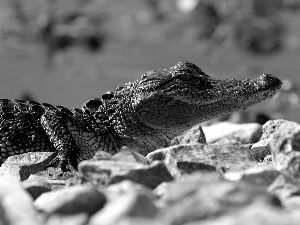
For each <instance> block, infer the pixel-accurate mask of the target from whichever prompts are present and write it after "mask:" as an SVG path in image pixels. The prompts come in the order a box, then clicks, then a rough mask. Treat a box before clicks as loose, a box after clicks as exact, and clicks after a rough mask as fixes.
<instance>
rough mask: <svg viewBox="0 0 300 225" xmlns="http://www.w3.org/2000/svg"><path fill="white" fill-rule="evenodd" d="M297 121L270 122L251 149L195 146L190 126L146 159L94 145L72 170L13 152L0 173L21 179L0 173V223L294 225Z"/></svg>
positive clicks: (299, 202)
mask: <svg viewBox="0 0 300 225" xmlns="http://www.w3.org/2000/svg"><path fill="white" fill-rule="evenodd" d="M241 126H242V125H241ZM298 129H299V125H298V124H297V123H294V122H290V121H284V120H277V121H269V122H268V123H266V124H265V125H264V126H263V131H264V133H263V135H262V137H261V139H260V142H261V141H264V144H263V145H261V146H260V147H257V146H254V147H252V148H251V144H242V143H240V142H233V141H231V142H229V141H228V140H227V141H226V140H224V139H222V140H220V142H217V143H213V144H209V143H208V144H201V143H199V138H200V137H202V135H201V132H200V131H201V130H200V128H199V127H198V128H197V127H196V128H194V130H190V132H186V133H185V135H187V136H184V135H183V136H180V137H178V138H175V139H174V140H176V141H178V142H177V143H181V144H179V145H175V144H176V143H175V142H174V143H173V144H174V145H173V146H170V147H167V148H163V149H157V150H156V151H154V152H152V153H149V154H148V155H147V156H146V157H144V156H141V155H140V154H138V153H136V152H134V151H132V150H131V149H130V148H123V149H122V151H121V152H120V153H118V154H116V155H110V154H107V153H105V152H102V151H98V152H97V153H96V156H95V157H94V158H92V159H91V160H88V161H83V162H82V163H81V164H80V165H79V172H78V174H73V175H72V174H68V175H65V174H64V173H62V172H61V171H60V172H59V171H56V170H55V169H53V171H51V169H47V170H46V171H44V166H40V165H44V161H46V162H47V160H48V159H47V157H45V156H46V155H47V154H48V156H49V157H51V154H50V153H46V154H44V153H32V154H31V153H30V154H24V155H20V156H15V157H11V158H10V159H9V160H8V162H7V164H3V165H4V166H3V167H1V171H2V172H3V171H4V172H3V173H2V174H11V175H13V177H14V178H18V179H19V180H24V181H22V182H20V181H16V180H14V179H12V178H9V179H8V180H7V177H5V176H3V175H2V176H0V224H4V225H11V224H12V225H18V224H22V225H23V224H26V225H27V224H30V225H31V224H41V225H43V224H47V225H70V224H72V225H93V224H106V225H108V224H111V225H118V224H120V225H123V224H126V225H127V224H130V225H135V224H136V225H140V224H145V225H148V224H149V225H150V224H151V225H174V224H176V225H177V224H178V225H181V224H190V225H196V224H205V225H217V224H228V225H240V224H247V225H248V224H249V225H253V224H254V225H261V224H266V225H269V224H270V225H271V224H272V225H273V224H278V225H281V224H288V225H294V224H295V225H296V224H299V220H300V218H299V210H300V195H299V193H300V180H299V171H298V167H297V165H298V164H297V162H298V144H299V142H298V138H297V137H298ZM244 131H245V130H244ZM244 131H243V129H242V130H241V131H240V132H241V133H242V132H244ZM260 142H258V143H260ZM183 143H184V144H183ZM266 149H267V150H266ZM270 150H271V152H272V154H273V157H274V158H275V160H274V165H275V166H272V165H273V164H272V163H271V161H272V157H271V156H270V155H268V156H267V157H265V160H266V161H267V158H270V160H269V161H270V162H269V163H268V164H267V163H266V162H262V160H261V158H262V157H263V156H264V155H266V154H269V153H270ZM278 156H280V157H278ZM44 159H45V160H44ZM279 159H280V160H279ZM282 159H285V160H282ZM9 162H10V163H9ZM278 163H279V164H278ZM28 165H29V166H28ZM23 167H24V168H23ZM27 167H28V168H29V169H27ZM3 168H5V169H3ZM32 168H35V169H34V170H32ZM22 171H27V172H26V173H23V172H22ZM28 171H29V172H28ZM31 171H33V172H31ZM24 174H25V175H24ZM51 174H52V177H51V176H50V175H51ZM70 176H72V178H71V179H69V180H66V179H67V178H68V177H70ZM173 178H175V179H173ZM11 179H12V180H11ZM34 198H36V200H35V201H34Z"/></svg>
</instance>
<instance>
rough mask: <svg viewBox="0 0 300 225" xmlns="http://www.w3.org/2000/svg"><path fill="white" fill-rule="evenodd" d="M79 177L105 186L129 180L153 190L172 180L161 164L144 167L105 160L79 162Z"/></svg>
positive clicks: (139, 164)
mask: <svg viewBox="0 0 300 225" xmlns="http://www.w3.org/2000/svg"><path fill="white" fill-rule="evenodd" d="M126 157H127V156H126ZM79 176H81V177H82V178H83V180H84V181H89V180H93V181H97V183H99V184H105V185H107V184H115V183H118V182H120V181H123V180H131V181H134V182H136V183H139V184H143V185H145V186H147V187H150V188H155V187H156V186H157V185H159V184H160V183H162V182H164V181H171V180H172V179H173V177H172V176H171V175H170V173H169V171H168V170H167V168H166V166H165V164H163V163H162V162H155V163H152V164H151V165H144V164H142V163H137V162H126V161H107V160H103V161H101V160H100V161H97V162H95V161H83V162H81V163H80V164H79Z"/></svg>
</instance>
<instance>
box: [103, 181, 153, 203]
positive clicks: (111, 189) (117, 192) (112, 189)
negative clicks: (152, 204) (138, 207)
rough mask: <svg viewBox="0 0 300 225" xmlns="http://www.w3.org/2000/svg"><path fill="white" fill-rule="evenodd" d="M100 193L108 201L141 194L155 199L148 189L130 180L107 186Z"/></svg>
mask: <svg viewBox="0 0 300 225" xmlns="http://www.w3.org/2000/svg"><path fill="white" fill-rule="evenodd" d="M102 191H103V192H104V193H105V196H106V197H107V198H108V200H114V199H116V198H118V197H120V196H122V195H127V194H129V193H141V194H143V195H147V196H148V197H149V198H151V199H153V200H155V199H156V196H155V195H154V194H153V193H152V192H151V189H150V188H147V187H145V186H143V185H141V184H137V183H135V182H132V181H130V180H124V181H121V182H119V183H116V184H112V185H109V186H108V187H106V188H103V189H102Z"/></svg>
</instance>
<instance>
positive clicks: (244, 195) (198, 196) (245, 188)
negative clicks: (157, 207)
mask: <svg viewBox="0 0 300 225" xmlns="http://www.w3.org/2000/svg"><path fill="white" fill-rule="evenodd" d="M162 201H163V202H164V204H162V205H164V207H163V208H162V210H161V211H160V213H159V214H158V216H157V218H159V219H160V220H159V221H164V224H187V223H188V222H192V221H202V220H207V219H213V218H218V217H219V216H222V215H226V214H227V215H230V214H232V213H236V212H237V211H239V210H240V209H243V208H247V207H248V206H250V205H251V204H253V203H256V202H262V203H263V204H264V205H265V207H274V208H281V204H280V202H279V200H278V199H277V198H275V197H274V196H272V195H270V194H268V193H267V192H265V191H263V190H261V189H259V188H256V187H255V186H253V185H250V184H248V183H244V182H240V183H236V182H230V181H226V180H224V179H222V178H221V177H220V176H217V175H216V174H208V173H195V174H193V175H190V176H189V177H186V178H185V179H182V180H180V181H177V182H174V183H172V185H171V186H170V188H169V190H168V191H167V192H166V195H165V196H164V197H163V198H162ZM198 224H199V223H198ZM201 224H202V223H201Z"/></svg>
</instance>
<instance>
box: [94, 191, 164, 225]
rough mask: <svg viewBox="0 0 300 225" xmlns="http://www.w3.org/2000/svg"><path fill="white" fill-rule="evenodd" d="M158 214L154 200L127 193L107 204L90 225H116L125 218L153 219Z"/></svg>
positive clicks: (139, 194)
mask: <svg viewBox="0 0 300 225" xmlns="http://www.w3.org/2000/svg"><path fill="white" fill-rule="evenodd" d="M157 212H158V209H157V207H156V206H155V205H154V203H153V200H152V199H151V198H149V197H148V196H147V195H144V194H142V193H138V192H137V193H127V194H126V195H123V196H121V197H119V198H117V199H114V200H112V201H110V202H108V203H107V205H106V206H105V207H104V208H103V209H102V210H101V211H99V212H97V213H95V214H94V215H93V216H92V217H91V218H90V222H89V225H98V224H103V225H109V224H111V225H114V224H118V221H121V220H122V219H124V218H128V217H133V218H134V217H137V218H143V217H144V218H153V217H154V216H155V215H156V214H157Z"/></svg>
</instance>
